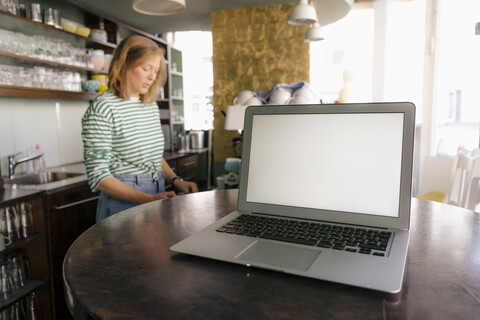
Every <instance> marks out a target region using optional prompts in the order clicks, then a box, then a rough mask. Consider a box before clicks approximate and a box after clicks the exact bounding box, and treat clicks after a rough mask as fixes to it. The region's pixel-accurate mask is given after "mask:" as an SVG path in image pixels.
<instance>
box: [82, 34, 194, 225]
mask: <svg viewBox="0 0 480 320" xmlns="http://www.w3.org/2000/svg"><path fill="white" fill-rule="evenodd" d="M108 73H109V79H110V89H109V90H107V91H106V92H105V93H103V94H102V95H100V96H98V97H97V98H96V99H95V100H94V101H93V102H92V103H91V104H90V106H89V108H88V109H87V111H86V112H85V115H84V116H83V119H82V138H83V144H84V160H85V166H86V168H87V177H88V183H89V185H90V188H91V189H92V190H93V191H96V190H100V191H101V192H100V199H99V201H98V206H97V217H96V219H97V222H99V221H101V220H103V219H105V218H107V217H109V216H111V215H113V214H115V213H117V212H119V211H123V210H125V209H128V208H131V207H133V206H136V205H138V204H142V203H146V202H150V201H154V200H158V199H165V198H169V197H174V196H175V192H173V191H170V192H165V182H168V183H170V184H171V185H172V186H173V187H174V188H175V189H177V190H179V191H181V192H185V193H190V192H197V191H198V188H197V185H196V184H195V183H193V182H187V181H183V180H182V179H181V178H180V177H178V176H176V174H175V173H174V172H173V171H172V169H171V168H170V166H169V165H168V163H167V162H166V161H165V159H164V158H163V150H164V137H163V132H162V129H161V124H160V114H159V110H158V106H157V104H156V103H155V97H156V89H157V87H158V86H160V85H164V84H165V81H166V76H167V71H166V64H165V60H164V51H163V49H162V48H160V47H159V46H158V45H157V44H156V43H155V42H154V41H152V40H150V39H148V38H145V37H142V36H130V37H128V38H126V39H125V40H123V41H122V42H121V43H120V45H119V46H118V47H117V48H116V49H115V52H114V54H113V58H112V61H111V64H110V69H109V72H108Z"/></svg>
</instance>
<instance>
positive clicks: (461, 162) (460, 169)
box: [444, 147, 472, 207]
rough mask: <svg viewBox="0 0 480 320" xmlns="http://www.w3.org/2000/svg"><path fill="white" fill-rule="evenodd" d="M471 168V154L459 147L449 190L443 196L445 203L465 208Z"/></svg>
mask: <svg viewBox="0 0 480 320" xmlns="http://www.w3.org/2000/svg"><path fill="white" fill-rule="evenodd" d="M471 167H472V156H471V152H470V151H469V150H467V149H465V148H463V147H459V148H458V150H457V155H456V156H455V161H454V162H453V170H452V175H451V179H450V188H449V189H448V192H447V195H446V196H445V200H444V202H445V203H448V204H452V205H455V206H458V207H465V204H466V199H467V193H468V190H469V187H470V175H471Z"/></svg>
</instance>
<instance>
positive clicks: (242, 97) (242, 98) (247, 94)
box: [233, 90, 256, 105]
mask: <svg viewBox="0 0 480 320" xmlns="http://www.w3.org/2000/svg"><path fill="white" fill-rule="evenodd" d="M254 97H256V95H255V92H253V91H248V90H244V91H242V92H240V93H239V94H238V95H237V97H236V98H235V99H234V100H233V104H240V105H245V102H246V101H247V100H248V99H250V98H254Z"/></svg>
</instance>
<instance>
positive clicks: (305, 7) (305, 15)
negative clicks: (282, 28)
mask: <svg viewBox="0 0 480 320" xmlns="http://www.w3.org/2000/svg"><path fill="white" fill-rule="evenodd" d="M316 20H317V16H316V12H315V8H314V7H312V6H311V5H309V4H308V0H300V1H299V2H298V5H296V6H295V7H294V8H293V9H292V11H290V16H289V17H288V23H289V24H292V25H304V24H312V23H314V22H315V21H316Z"/></svg>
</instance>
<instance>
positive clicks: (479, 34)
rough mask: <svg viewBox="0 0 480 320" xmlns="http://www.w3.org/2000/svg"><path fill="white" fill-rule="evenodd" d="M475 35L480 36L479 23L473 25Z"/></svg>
mask: <svg viewBox="0 0 480 320" xmlns="http://www.w3.org/2000/svg"><path fill="white" fill-rule="evenodd" d="M475 35H477V36H480V22H477V23H476V24H475Z"/></svg>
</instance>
